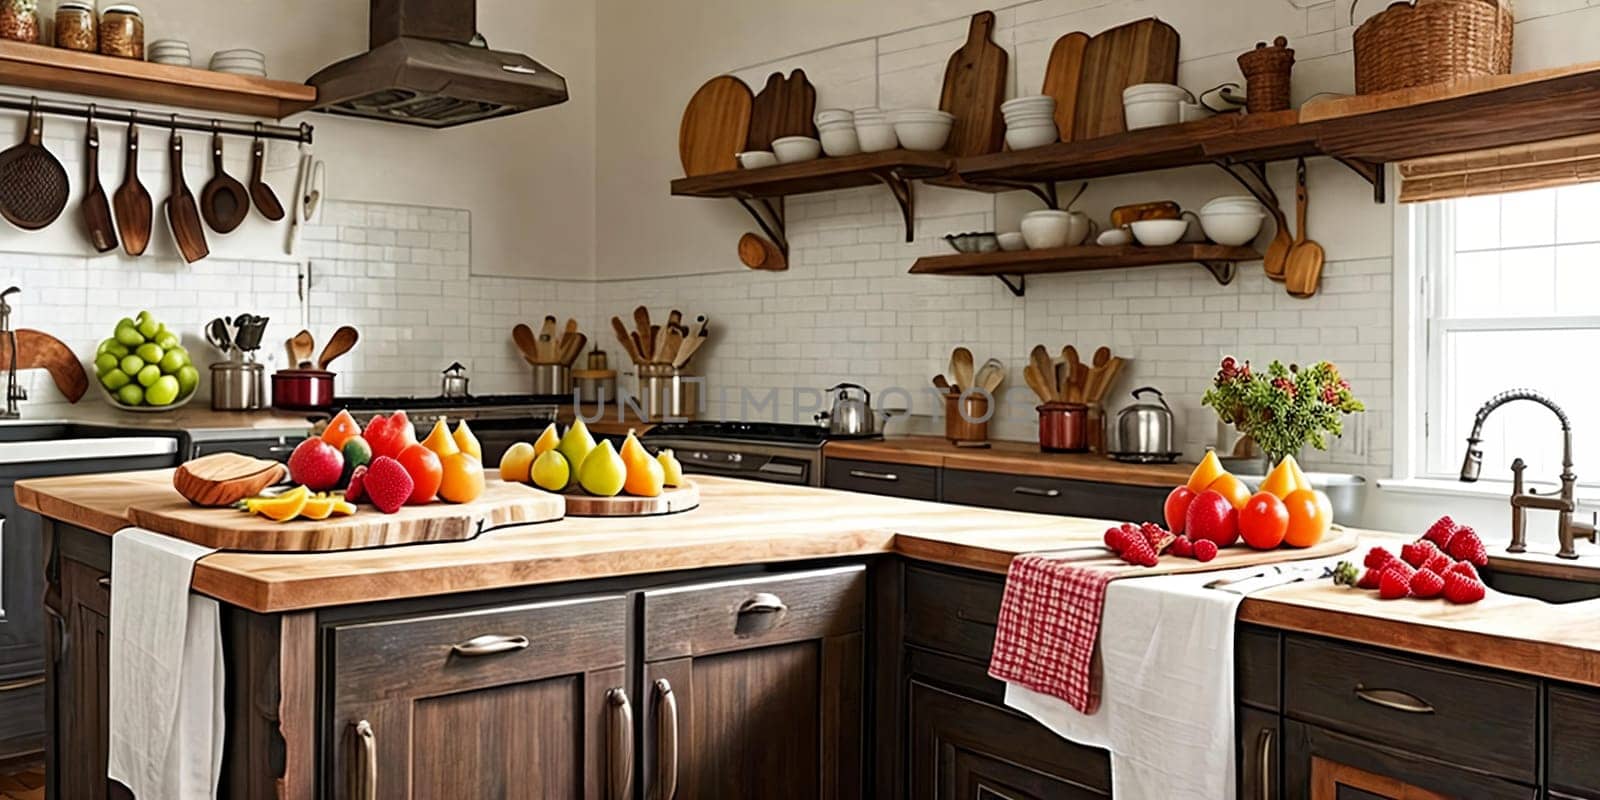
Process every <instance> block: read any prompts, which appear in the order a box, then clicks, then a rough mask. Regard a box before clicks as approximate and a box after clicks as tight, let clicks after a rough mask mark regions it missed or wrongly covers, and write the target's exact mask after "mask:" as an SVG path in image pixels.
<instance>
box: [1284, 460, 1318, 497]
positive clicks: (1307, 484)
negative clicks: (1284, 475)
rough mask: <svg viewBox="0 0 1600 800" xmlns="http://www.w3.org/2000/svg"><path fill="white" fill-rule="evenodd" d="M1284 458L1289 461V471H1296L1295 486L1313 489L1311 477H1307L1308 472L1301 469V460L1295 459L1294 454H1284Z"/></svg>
mask: <svg viewBox="0 0 1600 800" xmlns="http://www.w3.org/2000/svg"><path fill="white" fill-rule="evenodd" d="M1283 460H1284V461H1287V462H1289V471H1290V472H1292V473H1294V488H1295V489H1304V490H1306V491H1308V492H1309V491H1312V490H1313V487H1312V486H1311V479H1310V478H1307V477H1306V474H1305V473H1304V472H1301V471H1300V462H1298V461H1295V460H1294V456H1284V457H1283Z"/></svg>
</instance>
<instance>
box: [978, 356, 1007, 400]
mask: <svg viewBox="0 0 1600 800" xmlns="http://www.w3.org/2000/svg"><path fill="white" fill-rule="evenodd" d="M1005 380H1006V365H1005V364H1002V363H1000V359H998V358H991V359H989V360H988V361H985V362H983V366H982V367H980V368H978V374H977V376H976V377H974V378H973V381H974V382H976V383H977V385H978V388H980V389H982V390H984V391H985V392H988V393H989V394H994V393H995V390H996V389H999V388H1000V384H1002V383H1004V382H1005Z"/></svg>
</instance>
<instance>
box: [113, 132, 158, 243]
mask: <svg viewBox="0 0 1600 800" xmlns="http://www.w3.org/2000/svg"><path fill="white" fill-rule="evenodd" d="M138 119H139V117H138V115H137V114H134V115H132V117H131V118H130V119H129V121H128V157H127V166H126V167H125V168H124V172H123V176H122V185H121V186H119V187H117V193H116V195H115V197H114V198H113V204H114V208H115V209H116V212H117V231H118V232H120V233H121V234H122V249H123V251H124V252H126V253H127V254H128V255H130V256H142V255H144V251H145V248H147V247H149V246H150V225H151V221H152V220H151V218H152V217H153V216H154V209H153V206H152V204H151V201H150V193H149V192H148V191H146V190H145V188H144V184H142V183H140V182H139V123H138Z"/></svg>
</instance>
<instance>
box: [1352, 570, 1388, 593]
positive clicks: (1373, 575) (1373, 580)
mask: <svg viewBox="0 0 1600 800" xmlns="http://www.w3.org/2000/svg"><path fill="white" fill-rule="evenodd" d="M1382 577H1383V573H1382V571H1381V570H1376V569H1369V570H1363V571H1362V573H1361V577H1360V578H1359V579H1357V580H1356V588H1357V589H1377V588H1378V585H1379V583H1380V579H1381V578H1382Z"/></svg>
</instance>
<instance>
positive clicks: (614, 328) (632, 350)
mask: <svg viewBox="0 0 1600 800" xmlns="http://www.w3.org/2000/svg"><path fill="white" fill-rule="evenodd" d="M521 327H524V328H526V327H528V326H526V325H523V326H521ZM611 332H612V333H615V334H616V335H617V341H618V342H620V343H621V344H622V349H623V350H626V351H627V352H628V359H629V360H631V361H632V362H633V363H635V364H643V363H644V359H643V358H640V355H639V349H638V347H636V346H635V345H634V340H633V339H634V337H633V335H632V334H630V333H629V331H628V326H627V325H624V324H622V318H621V317H612V318H611ZM528 337H529V338H530V339H531V338H532V337H533V331H531V330H530V331H528ZM524 355H526V351H524Z"/></svg>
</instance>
